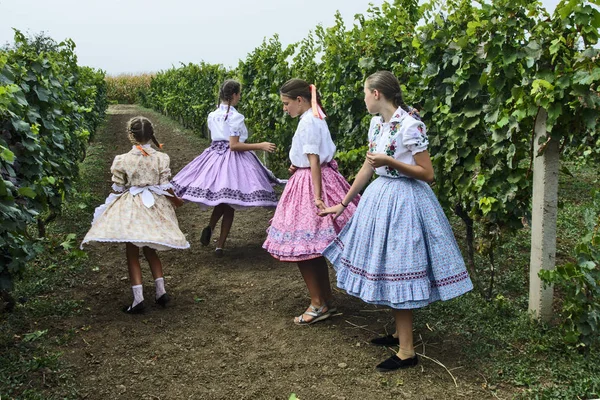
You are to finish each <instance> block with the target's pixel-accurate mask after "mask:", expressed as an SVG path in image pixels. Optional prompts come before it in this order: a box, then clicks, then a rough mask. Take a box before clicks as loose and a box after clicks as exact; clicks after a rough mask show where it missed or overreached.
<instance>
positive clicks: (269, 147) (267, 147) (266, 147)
mask: <svg viewBox="0 0 600 400" xmlns="http://www.w3.org/2000/svg"><path fill="white" fill-rule="evenodd" d="M276 148H277V146H275V144H274V143H269V142H262V143H260V149H261V150H263V151H266V152H267V153H272V152H274V151H275V149H276Z"/></svg>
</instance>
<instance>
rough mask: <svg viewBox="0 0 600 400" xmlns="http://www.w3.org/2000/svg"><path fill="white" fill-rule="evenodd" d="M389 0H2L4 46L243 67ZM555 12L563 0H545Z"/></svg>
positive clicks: (143, 64)
mask: <svg viewBox="0 0 600 400" xmlns="http://www.w3.org/2000/svg"><path fill="white" fill-rule="evenodd" d="M383 2H384V1H383V0H372V1H368V0H366V1H365V0H225V1H208V0H195V1H194V0H170V1H167V0H0V20H1V21H2V24H0V45H1V44H4V43H7V42H10V43H12V41H13V31H12V29H11V28H16V29H19V30H21V31H23V32H25V33H27V32H29V33H39V32H41V31H43V32H45V33H46V34H48V35H49V36H51V37H52V38H53V39H55V40H57V41H61V40H64V39H66V38H71V39H73V41H75V44H76V45H77V48H76V53H77V56H78V59H79V63H80V64H81V65H88V66H91V67H95V68H101V69H103V70H105V71H106V72H107V73H109V74H113V75H114V74H119V73H140V72H154V71H159V70H161V69H168V68H170V67H171V66H172V65H175V66H177V65H179V63H180V62H183V63H188V62H193V63H197V62H200V61H205V62H208V63H211V64H223V65H225V66H228V67H235V66H237V63H238V60H239V59H244V58H245V57H246V55H247V54H248V53H249V52H251V51H252V50H254V49H255V48H256V47H257V46H259V45H260V44H261V43H262V41H263V39H264V38H270V37H272V36H273V35H274V34H276V33H277V34H279V37H280V40H281V42H282V43H283V44H284V45H287V44H290V43H295V42H298V41H300V40H302V38H304V37H305V36H306V34H307V33H308V32H309V31H310V30H313V29H314V28H315V27H316V26H317V25H318V24H319V23H321V24H323V25H324V26H325V27H328V26H331V25H333V21H334V14H335V11H336V10H339V11H340V13H341V14H342V16H343V18H344V21H345V22H346V26H351V25H352V23H353V19H354V15H355V14H357V13H360V14H366V11H367V8H368V7H369V3H372V4H374V5H376V6H380V5H381V4H382V3H383ZM543 3H544V4H545V6H546V9H547V10H548V11H550V12H552V11H553V10H554V8H555V6H556V4H558V0H543Z"/></svg>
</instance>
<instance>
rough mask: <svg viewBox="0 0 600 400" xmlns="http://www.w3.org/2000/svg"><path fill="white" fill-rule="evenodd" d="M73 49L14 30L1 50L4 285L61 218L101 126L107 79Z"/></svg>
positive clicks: (0, 270)
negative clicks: (81, 62) (51, 217)
mask: <svg viewBox="0 0 600 400" xmlns="http://www.w3.org/2000/svg"><path fill="white" fill-rule="evenodd" d="M74 49H75V44H74V43H73V42H72V41H71V40H66V41H64V42H61V43H58V44H57V43H56V42H54V41H53V40H52V39H50V38H48V37H45V36H43V35H40V36H37V37H35V38H27V37H25V36H24V35H23V34H22V33H20V32H19V31H15V43H14V45H13V46H12V47H9V48H6V49H3V50H2V51H0V173H1V175H2V179H1V180H0V214H1V215H2V226H1V227H0V284H1V285H2V286H3V287H2V288H7V289H10V286H11V283H10V281H11V277H13V276H14V275H15V274H18V273H20V272H21V271H22V269H23V268H24V265H25V263H26V262H27V261H28V260H30V259H32V258H33V257H34V256H35V254H36V253H37V252H39V250H40V246H39V245H38V244H36V240H35V239H34V238H32V237H31V236H30V235H28V233H27V225H28V224H30V223H32V222H36V221H37V222H38V223H41V224H43V219H42V217H41V215H44V214H47V213H58V212H60V209H61V206H62V204H63V202H64V200H65V198H66V197H67V196H68V195H69V193H70V192H71V189H72V184H73V180H74V179H75V178H76V177H77V176H78V168H79V167H78V162H79V160H81V159H82V158H83V157H84V156H85V149H86V145H87V142H88V140H89V137H90V135H91V132H94V131H95V129H96V127H97V126H98V124H99V123H100V122H101V121H102V118H103V116H104V111H105V109H106V107H107V102H106V83H105V82H104V73H103V72H102V71H95V70H93V69H91V68H87V67H80V66H78V65H77V58H76V56H75V53H74Z"/></svg>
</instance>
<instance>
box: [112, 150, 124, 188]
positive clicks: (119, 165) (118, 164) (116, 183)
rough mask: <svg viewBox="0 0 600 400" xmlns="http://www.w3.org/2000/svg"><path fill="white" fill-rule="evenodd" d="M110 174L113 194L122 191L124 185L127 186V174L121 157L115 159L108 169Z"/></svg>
mask: <svg viewBox="0 0 600 400" xmlns="http://www.w3.org/2000/svg"><path fill="white" fill-rule="evenodd" d="M110 172H111V174H112V182H113V185H112V188H113V190H114V191H115V192H122V191H124V190H125V185H127V173H126V172H125V168H124V165H123V157H122V156H120V155H119V156H116V157H115V159H114V160H113V163H112V166H111V167H110Z"/></svg>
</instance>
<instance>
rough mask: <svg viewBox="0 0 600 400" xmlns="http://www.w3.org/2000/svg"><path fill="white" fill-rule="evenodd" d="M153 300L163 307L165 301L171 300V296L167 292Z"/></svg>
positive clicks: (165, 303)
mask: <svg viewBox="0 0 600 400" xmlns="http://www.w3.org/2000/svg"><path fill="white" fill-rule="evenodd" d="M155 301H156V304H158V305H160V306H163V307H165V306H166V305H167V303H168V302H169V301H171V297H170V296H169V295H168V294H167V293H165V294H163V295H162V296H160V297H159V298H158V299H156V300H155Z"/></svg>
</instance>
